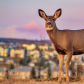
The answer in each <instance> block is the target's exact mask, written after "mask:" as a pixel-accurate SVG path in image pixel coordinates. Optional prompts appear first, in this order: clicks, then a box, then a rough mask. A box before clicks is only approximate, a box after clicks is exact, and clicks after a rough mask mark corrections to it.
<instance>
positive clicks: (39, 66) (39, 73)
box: [38, 62, 41, 78]
mask: <svg viewBox="0 0 84 84" xmlns="http://www.w3.org/2000/svg"><path fill="white" fill-rule="evenodd" d="M38 67H39V68H38V70H39V73H38V78H40V71H41V66H40V62H38Z"/></svg>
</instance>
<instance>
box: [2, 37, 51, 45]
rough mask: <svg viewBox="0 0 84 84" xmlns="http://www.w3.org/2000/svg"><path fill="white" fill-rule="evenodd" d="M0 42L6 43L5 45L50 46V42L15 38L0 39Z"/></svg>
mask: <svg viewBox="0 0 84 84" xmlns="http://www.w3.org/2000/svg"><path fill="white" fill-rule="evenodd" d="M0 42H6V43H21V44H23V43H28V44H31V43H35V44H45V43H47V44H51V43H52V42H51V41H50V40H41V41H38V40H27V39H17V38H0Z"/></svg>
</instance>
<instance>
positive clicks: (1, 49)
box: [0, 46, 8, 57]
mask: <svg viewBox="0 0 84 84" xmlns="http://www.w3.org/2000/svg"><path fill="white" fill-rule="evenodd" d="M7 55H8V49H7V47H5V46H0V56H4V57H7Z"/></svg>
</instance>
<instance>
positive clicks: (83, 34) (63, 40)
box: [38, 8, 84, 83]
mask: <svg viewBox="0 0 84 84" xmlns="http://www.w3.org/2000/svg"><path fill="white" fill-rule="evenodd" d="M38 14H39V16H40V17H41V18H43V19H44V20H45V21H46V22H45V27H46V31H47V34H48V36H49V38H50V40H51V41H52V43H53V45H54V47H55V50H56V51H57V53H58V57H59V76H58V82H59V83H60V82H61V71H62V66H63V61H64V56H65V55H67V59H66V82H67V83H69V74H68V70H69V63H70V61H71V58H72V55H79V54H83V53H84V29H80V30H70V29H64V30H60V29H58V28H57V26H56V23H55V21H56V20H57V18H59V17H60V16H61V14H62V9H61V8H59V9H57V10H56V12H55V13H54V15H53V16H47V15H46V13H45V12H44V11H43V10H42V9H38Z"/></svg>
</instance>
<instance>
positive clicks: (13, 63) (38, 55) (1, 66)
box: [0, 38, 84, 79]
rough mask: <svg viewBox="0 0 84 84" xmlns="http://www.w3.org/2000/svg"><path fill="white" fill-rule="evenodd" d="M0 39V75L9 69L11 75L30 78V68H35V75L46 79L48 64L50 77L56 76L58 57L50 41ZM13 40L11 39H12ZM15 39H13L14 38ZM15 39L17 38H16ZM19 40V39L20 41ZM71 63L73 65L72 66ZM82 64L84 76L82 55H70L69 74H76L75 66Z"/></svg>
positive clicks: (64, 68) (83, 57) (64, 72)
mask: <svg viewBox="0 0 84 84" xmlns="http://www.w3.org/2000/svg"><path fill="white" fill-rule="evenodd" d="M3 39H4V41H2V40H0V76H2V77H4V76H5V70H8V71H9V75H10V76H11V75H12V77H13V76H15V77H16V76H17V77H18V79H30V78H31V76H30V75H31V74H30V73H31V70H32V68H33V67H34V68H35V72H36V74H35V76H36V77H37V78H38V77H39V72H40V78H43V79H46V78H47V77H48V74H47V72H48V69H49V66H50V70H51V78H55V77H58V71H59V60H58V59H59V57H58V54H57V52H56V50H55V49H54V45H53V44H52V42H50V41H44V40H43V41H42V40H41V41H38V42H36V41H33V43H25V41H24V43H18V42H13V41H9V39H6V40H5V38H3ZM12 40H13V39H12ZM14 40H15V39H14ZM16 41H17V40H16ZM20 42H21V41H20ZM66 58H67V56H65V57H64V63H63V68H62V75H63V76H65V75H66V65H65V64H66ZM72 65H73V66H72ZM78 65H81V66H82V72H81V73H82V76H84V55H83V54H82V55H76V56H72V60H71V63H70V68H69V76H72V75H77V66H78Z"/></svg>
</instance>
